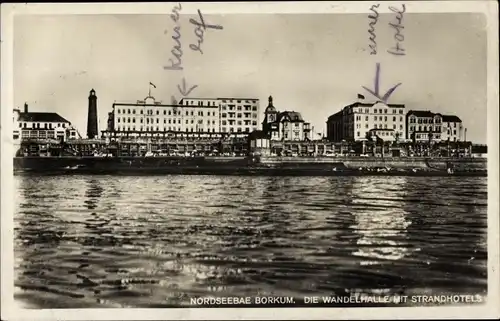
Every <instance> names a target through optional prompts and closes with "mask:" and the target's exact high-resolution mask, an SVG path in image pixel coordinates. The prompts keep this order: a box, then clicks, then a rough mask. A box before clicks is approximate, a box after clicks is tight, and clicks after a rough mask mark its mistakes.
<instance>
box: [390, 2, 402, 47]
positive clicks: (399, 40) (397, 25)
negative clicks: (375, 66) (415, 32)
mask: <svg viewBox="0 0 500 321" xmlns="http://www.w3.org/2000/svg"><path fill="white" fill-rule="evenodd" d="M401 6H402V7H403V9H402V10H399V9H396V8H394V7H389V9H390V10H391V11H392V12H394V13H396V23H392V22H391V23H389V26H391V27H392V28H394V30H395V31H396V34H395V35H394V39H395V40H396V45H395V46H394V47H393V48H391V49H389V50H387V52H388V53H390V54H393V55H396V56H404V55H405V49H404V48H403V47H402V42H403V41H404V40H405V37H404V35H402V34H401V32H402V31H401V30H402V29H404V26H403V14H404V13H405V11H406V6H405V5H404V4H402V5H401Z"/></svg>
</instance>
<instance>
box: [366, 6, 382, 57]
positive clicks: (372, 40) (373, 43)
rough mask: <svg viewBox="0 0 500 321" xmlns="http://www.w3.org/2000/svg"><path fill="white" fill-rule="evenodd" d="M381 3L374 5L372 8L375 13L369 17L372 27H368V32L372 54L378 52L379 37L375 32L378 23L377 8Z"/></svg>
mask: <svg viewBox="0 0 500 321" xmlns="http://www.w3.org/2000/svg"><path fill="white" fill-rule="evenodd" d="M379 6H380V4H376V5H373V6H372V7H371V8H370V10H371V11H373V13H374V15H373V14H369V15H368V19H370V20H371V21H370V22H369V23H368V25H369V26H370V29H368V33H369V34H370V38H369V39H370V49H371V52H370V55H376V54H377V42H376V41H375V38H377V35H376V34H375V25H376V24H377V21H378V11H377V10H376V9H377V8H378V7H379Z"/></svg>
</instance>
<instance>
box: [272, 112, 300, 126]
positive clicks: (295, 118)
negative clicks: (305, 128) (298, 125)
mask: <svg viewBox="0 0 500 321" xmlns="http://www.w3.org/2000/svg"><path fill="white" fill-rule="evenodd" d="M284 118H288V119H289V120H290V122H292V123H294V122H304V119H303V118H302V115H301V114H300V113H299V112H296V111H284V112H281V113H279V114H278V119H277V120H278V121H281V120H282V119H284Z"/></svg>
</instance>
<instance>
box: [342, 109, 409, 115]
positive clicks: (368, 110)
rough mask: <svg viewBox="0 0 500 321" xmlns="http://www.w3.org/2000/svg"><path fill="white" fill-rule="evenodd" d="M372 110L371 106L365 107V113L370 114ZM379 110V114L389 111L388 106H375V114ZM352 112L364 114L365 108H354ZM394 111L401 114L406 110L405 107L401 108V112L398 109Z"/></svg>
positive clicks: (393, 110)
mask: <svg viewBox="0 0 500 321" xmlns="http://www.w3.org/2000/svg"><path fill="white" fill-rule="evenodd" d="M370 110H371V109H370V108H365V109H364V113H365V114H370ZM377 111H378V113H379V114H387V113H388V112H387V108H379V109H377V108H373V114H377ZM352 112H353V113H356V112H358V113H361V114H362V113H363V108H359V109H356V108H353V109H352ZM392 113H393V114H398V113H399V114H404V110H403V109H399V112H398V110H397V109H392Z"/></svg>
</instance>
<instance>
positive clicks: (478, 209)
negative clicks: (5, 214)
mask: <svg viewBox="0 0 500 321" xmlns="http://www.w3.org/2000/svg"><path fill="white" fill-rule="evenodd" d="M15 182H16V189H17V193H16V200H15V201H16V213H15V256H16V266H15V271H16V279H15V285H16V289H17V293H16V299H17V300H20V301H23V302H28V303H29V305H30V306H36V307H44V308H79V307H169V306H178V305H182V304H185V303H186V298H189V297H194V296H204V295H213V294H217V295H231V296H245V295H258V294H260V295H263V294H272V295H282V296H284V295H290V296H295V297H297V296H303V295H313V294H317V295H333V294H336V293H341V294H342V293H346V291H348V290H346V289H351V290H353V291H354V290H356V291H365V292H370V291H375V290H377V291H385V292H384V293H396V292H397V293H402V292H405V291H406V292H411V291H417V290H421V289H425V290H426V291H428V292H429V291H430V292H431V293H445V292H447V291H455V292H454V293H456V292H457V291H459V292H460V291H462V289H463V291H464V293H467V294H470V293H471V291H473V292H477V293H482V292H484V291H485V290H486V262H487V251H486V212H487V185H486V180H483V179H482V178H471V177H469V178H455V177H448V178H445V179H443V178H432V177H431V178H424V177H390V178H387V177H328V178H320V177H314V178H313V177H311V178H307V177H224V176H162V177H113V176H101V177H98V176H95V177H92V176H75V177H68V176H64V177H58V176H51V177H26V176H16V177H15Z"/></svg>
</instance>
